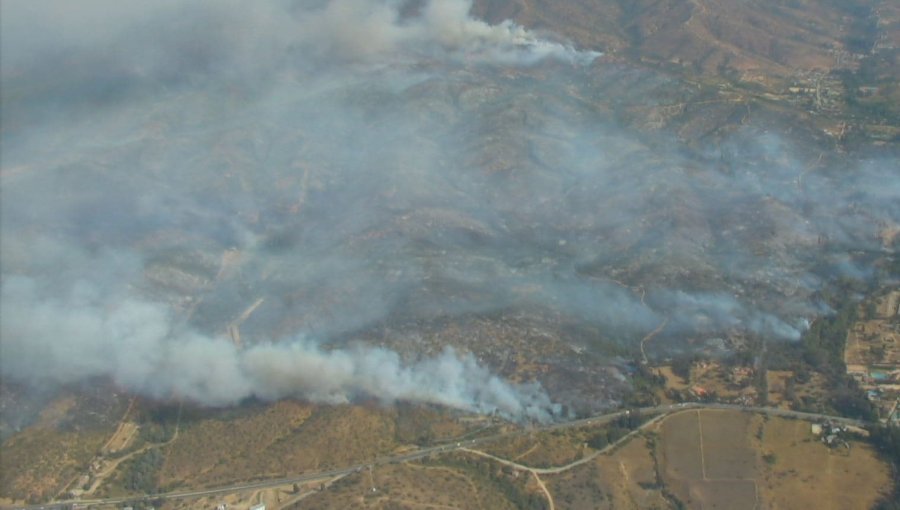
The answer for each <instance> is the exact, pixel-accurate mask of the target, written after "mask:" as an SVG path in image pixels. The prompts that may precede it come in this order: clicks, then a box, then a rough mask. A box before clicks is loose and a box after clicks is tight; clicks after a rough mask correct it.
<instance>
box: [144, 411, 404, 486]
mask: <svg viewBox="0 0 900 510" xmlns="http://www.w3.org/2000/svg"><path fill="white" fill-rule="evenodd" d="M394 437H395V430H394V422H393V419H392V418H391V416H389V414H388V413H387V412H386V411H385V410H383V409H370V408H366V407H362V406H338V407H314V406H310V405H307V404H301V403H298V402H292V401H283V402H279V403H276V404H274V405H272V406H269V407H267V408H266V409H265V411H263V412H260V413H255V414H252V415H248V416H243V417H240V418H237V419H228V420H219V419H207V420H201V421H198V422H195V423H193V424H191V425H189V426H184V427H183V428H182V431H181V433H180V434H179V437H178V439H177V440H176V441H174V442H173V443H172V444H171V445H169V446H168V447H167V448H166V462H165V464H164V465H163V468H162V470H161V475H160V485H161V486H162V487H165V488H172V487H202V486H212V485H223V484H227V483H230V482H235V481H245V480H252V479H256V478H264V477H278V476H285V475H289V474H299V473H303V472H308V471H313V470H322V469H327V468H330V467H338V466H344V465H349V464H354V463H358V462H365V461H367V460H372V459H374V458H375V457H377V456H379V455H384V454H386V453H388V452H390V451H391V450H393V449H394V448H395V447H396V446H397V444H396V442H395V440H394Z"/></svg>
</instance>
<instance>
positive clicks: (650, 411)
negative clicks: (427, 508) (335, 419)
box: [0, 402, 866, 510]
mask: <svg viewBox="0 0 900 510" xmlns="http://www.w3.org/2000/svg"><path fill="white" fill-rule="evenodd" d="M683 409H727V410H735V411H746V412H753V413H761V414H767V415H770V416H780V417H783V418H796V419H801V420H808V421H823V420H830V421H832V422H835V423H840V424H844V425H855V426H860V427H861V426H864V425H866V423H865V422H863V421H860V420H854V419H851V418H843V417H840V416H830V415H827V414H816V413H803V412H799V411H791V410H787V409H776V408H772V407H748V406H739V405H732V404H704V403H695V402H688V403H683V404H669V405H662V406H654V407H644V408H641V409H637V410H636V411H628V410H621V411H615V412H611V413H606V414H602V415H597V416H591V417H589V418H582V419H580V420H573V421H567V422H560V423H553V424H550V425H543V426H538V427H526V428H523V429H521V430H516V431H512V432H505V433H501V434H493V435H490V436H482V437H479V438H475V439H466V440H464V441H457V442H452V443H446V444H441V445H437V446H430V447H427V448H420V449H417V450H413V451H410V452H405V453H400V454H397V455H391V456H388V457H380V458H378V459H375V460H374V461H373V462H366V463H362V464H354V465H352V466H346V467H342V468H337V469H331V470H327V471H317V472H315V473H309V474H305V475H301V476H296V477H291V478H278V479H268V480H260V481H256V482H248V483H242V484H235V485H229V486H227V487H218V488H213V489H203V490H195V491H174V492H166V493H162V494H156V495H153V496H144V497H140V496H138V497H123V498H107V499H93V500H71V501H60V502H54V503H45V504H42V505H27V506H0V509H4V510H5V509H22V510H41V509H43V510H51V509H52V510H59V509H68V508H73V505H77V506H75V507H74V508H92V507H97V506H102V505H116V504H121V503H125V502H128V501H138V500H145V501H149V500H153V499H184V498H194V497H200V496H211V495H214V494H228V493H234V492H242V491H245V490H251V489H266V488H272V487H278V486H282V485H291V484H294V483H302V482H309V481H313V480H320V479H325V478H331V477H333V476H338V475H346V474H350V473H353V472H355V471H361V470H363V469H367V468H368V467H369V466H370V465H373V464H374V465H383V464H391V463H398V462H408V461H411V460H416V459H421V458H424V457H428V456H429V455H434V454H441V453H444V452H450V451H454V450H463V449H471V448H472V447H473V446H477V445H479V444H484V443H489V442H493V441H497V440H499V439H503V438H509V437H514V436H518V435H525V434H530V433H533V432H538V431H547V430H559V429H567V428H574V427H582V426H586V425H603V424H606V423H609V422H611V421H613V420H615V419H616V418H619V417H622V416H626V415H628V413H630V412H639V413H641V414H645V415H654V414H669V413H672V412H675V411H680V410H683Z"/></svg>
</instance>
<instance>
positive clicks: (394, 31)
mask: <svg viewBox="0 0 900 510" xmlns="http://www.w3.org/2000/svg"><path fill="white" fill-rule="evenodd" d="M471 8H472V2H471V0H439V1H437V0H436V1H428V2H426V3H425V4H424V5H423V6H422V8H421V11H420V12H419V13H418V14H417V15H415V16H414V17H411V18H405V19H404V18H402V17H401V14H400V11H399V9H400V5H399V4H398V3H397V2H378V1H372V0H336V1H333V2H329V3H328V4H327V6H326V7H325V8H324V9H322V10H315V9H310V10H303V11H301V15H300V19H301V21H300V26H301V27H302V32H303V33H304V34H305V40H306V41H307V42H314V43H316V44H317V45H318V49H319V51H322V50H324V49H327V50H330V51H329V53H330V56H334V55H338V56H340V57H343V58H346V59H351V60H373V59H377V60H379V61H383V60H384V59H386V58H390V59H392V58H396V57H397V55H404V54H409V53H410V52H412V53H414V54H417V55H418V56H422V55H426V56H432V57H441V58H448V57H449V58H454V59H463V60H466V61H467V62H490V63H502V64H532V63H534V62H537V61H539V60H542V59H544V58H555V59H559V60H563V61H567V62H571V63H579V64H589V63H590V62H592V61H593V60H594V59H595V58H597V57H598V56H600V53H598V52H594V51H578V50H576V49H574V48H573V47H572V46H570V45H566V44H563V43H559V42H554V41H550V40H547V39H545V38H542V37H540V36H539V35H538V34H536V33H534V32H533V31H530V30H528V29H526V28H524V27H522V26H520V25H517V24H516V23H514V22H512V21H510V20H506V21H504V22H502V23H499V24H497V25H490V24H488V23H485V22H484V21H480V20H476V19H473V18H472V17H470V16H469V11H470V10H471Z"/></svg>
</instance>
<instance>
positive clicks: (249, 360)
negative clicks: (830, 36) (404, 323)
mask: <svg viewBox="0 0 900 510" xmlns="http://www.w3.org/2000/svg"><path fill="white" fill-rule="evenodd" d="M38 287H39V285H38V284H37V282H35V281H33V280H31V279H28V278H23V277H11V278H8V279H7V280H6V281H5V282H4V284H3V294H2V300H3V314H4V315H3V321H2V322H0V334H2V338H3V339H4V341H3V356H2V373H3V375H4V377H11V378H12V379H13V380H21V381H28V382H31V383H37V384H42V383H51V384H67V383H72V382H75V381H79V380H83V379H86V378H92V377H108V378H110V379H111V380H112V381H113V382H115V383H116V384H117V385H119V386H121V387H123V388H124V389H127V390H129V391H133V392H137V393H141V394H144V395H150V396H154V397H161V398H168V397H181V398H186V399H189V400H191V401H194V402H198V403H201V404H206V405H215V406H221V405H231V404H236V403H238V402H240V401H241V400H242V399H245V398H248V397H251V396H255V397H258V398H262V399H267V400H277V399H280V398H285V397H299V398H303V399H307V400H309V401H312V402H324V403H329V404H338V403H346V402H350V401H352V400H354V399H357V398H377V399H379V400H381V401H383V402H386V403H390V402H393V401H396V400H406V401H413V402H424V403H432V404H441V405H445V406H448V407H452V408H456V409H463V410H466V411H472V412H478V413H497V414H499V415H501V416H504V417H506V418H509V419H514V420H521V419H525V418H529V419H535V420H540V421H547V420H549V419H551V418H552V417H553V415H554V413H555V412H556V407H555V406H553V405H551V403H550V400H549V399H548V397H547V395H546V393H544V391H543V390H542V389H541V388H540V386H539V385H535V384H532V385H518V386H516V385H512V384H509V383H507V382H505V381H503V380H501V379H499V378H497V377H496V376H494V375H493V374H491V373H490V371H488V370H487V369H485V368H484V367H482V366H480V365H479V364H478V363H477V362H476V361H475V359H474V358H473V357H472V356H471V355H464V356H460V355H458V354H457V353H456V352H454V350H453V349H452V348H447V349H445V350H444V351H443V352H441V353H440V354H439V355H437V356H435V357H431V358H425V359H421V360H418V361H415V362H411V363H404V362H403V361H401V359H400V357H399V356H398V355H397V353H395V352H392V351H390V350H386V349H381V348H374V347H368V346H363V345H360V346H357V347H355V348H349V349H343V350H323V349H321V348H320V347H319V346H318V345H317V344H315V343H313V342H311V341H308V340H305V339H302V338H301V339H293V340H286V341H282V342H280V343H278V344H269V343H262V344H257V345H254V346H251V347H249V348H247V349H239V348H237V347H236V346H235V345H234V344H233V343H232V342H231V340H229V339H226V338H224V337H210V336H206V335H202V334H199V333H197V332H194V331H190V330H183V328H176V327H174V322H173V320H172V317H171V315H170V312H168V311H167V310H166V309H165V308H164V307H162V306H160V305H157V304H154V303H149V302H144V301H138V300H135V299H133V298H124V299H120V300H113V301H111V300H110V299H109V297H108V296H106V297H104V296H101V295H100V294H99V293H98V292H97V290H96V289H93V288H92V287H91V286H90V285H88V284H78V285H75V287H74V288H73V289H72V290H71V292H70V293H69V295H68V296H64V297H63V298H54V297H50V296H46V295H41V291H40V290H39V288H38Z"/></svg>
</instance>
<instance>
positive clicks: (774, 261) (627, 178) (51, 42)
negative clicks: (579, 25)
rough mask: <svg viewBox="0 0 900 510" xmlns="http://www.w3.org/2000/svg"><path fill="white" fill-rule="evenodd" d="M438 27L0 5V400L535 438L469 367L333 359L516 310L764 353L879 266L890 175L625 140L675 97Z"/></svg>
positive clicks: (771, 151) (606, 333)
mask: <svg viewBox="0 0 900 510" xmlns="http://www.w3.org/2000/svg"><path fill="white" fill-rule="evenodd" d="M469 7H470V2H467V1H463V0H432V1H424V2H400V1H391V0H384V1H378V0H335V1H332V2H321V1H313V0H309V1H299V2H277V1H276V2H252V3H251V2H238V1H223V2H219V1H215V2H213V1H200V2H182V1H175V0H172V1H163V2H153V3H147V2H137V1H116V2H110V1H100V0H92V1H88V2H79V3H78V4H77V6H75V5H74V4H72V3H71V2H66V1H61V0H60V1H51V0H42V1H18V2H17V1H8V2H6V1H5V2H3V3H2V4H0V9H2V15H0V38H2V40H0V43H2V44H0V52H2V55H0V56H2V58H0V97H2V103H3V115H2V117H0V121H2V131H0V144H2V150H0V169H2V173H0V179H2V187H0V193H2V200H0V208H2V211H0V212H2V214H0V227H2V228H0V250H2V252H0V255H2V257H0V264H2V275H0V276H2V302H0V306H2V310H0V311H2V321H0V326H2V343H0V349H2V353H0V354H2V369H3V375H4V376H10V377H14V378H16V379H18V380H23V381H26V382H31V383H34V384H65V383H68V382H72V381H75V380H80V379H83V378H87V377H94V376H108V377H110V378H112V379H113V380H115V381H116V382H117V383H118V384H120V385H122V386H123V387H126V388H129V389H131V390H133V391H139V392H142V393H145V394H149V395H154V396H161V397H163V396H165V397H168V396H173V395H175V396H181V397H184V398H191V399H195V400H198V401H200V402H205V403H209V404H215V405H222V404H228V403H232V402H237V401H239V400H241V399H242V398H246V397H248V396H251V395H255V396H258V397H260V398H268V399H273V398H280V397H282V396H299V397H302V398H308V399H311V400H315V401H324V402H337V401H344V400H348V399H349V400H352V399H354V398H359V397H366V396H369V397H374V398H377V399H382V400H385V401H391V400H396V399H408V400H415V401H422V402H434V403H441V404H445V405H450V406H454V407H457V408H461V409H467V410H473V411H479V412H490V411H493V410H496V411H497V412H499V413H502V414H503V415H505V416H508V417H512V418H522V417H525V416H531V417H537V418H540V417H546V416H549V415H551V414H553V406H551V405H550V400H549V399H548V398H547V396H546V395H545V394H544V392H543V391H542V390H541V389H540V387H539V386H537V385H536V384H531V385H524V386H519V385H514V384H511V383H507V382H504V381H502V380H500V379H498V378H496V377H495V376H493V375H491V373H490V372H489V371H488V370H487V367H485V366H483V365H482V364H479V363H476V361H475V360H473V358H472V357H471V355H469V354H464V353H457V352H453V351H452V350H447V351H444V352H443V353H441V354H438V355H436V356H435V355H432V356H421V355H420V354H419V353H418V351H417V349H416V347H417V346H416V345H411V346H409V352H406V351H399V350H398V351H399V352H392V351H390V350H386V349H381V348H375V347H371V346H370V347H366V346H362V345H355V344H353V342H352V338H353V337H354V335H356V334H357V333H359V332H361V331H363V332H364V331H366V328H368V327H371V326H372V325H375V324H379V323H385V322H390V321H392V320H398V321H400V320H402V321H429V320H432V319H436V318H442V317H459V316H460V315H463V314H467V313H488V312H503V311H508V310H514V311H521V310H535V309H537V310H550V311H551V312H553V313H557V314H559V315H561V316H564V317H566V318H568V319H572V320H575V321H579V322H581V323H584V324H589V325H591V326H594V327H595V329H596V330H597V331H601V332H602V334H601V336H602V337H601V338H599V339H598V340H597V341H598V342H619V343H631V342H636V341H639V340H640V339H641V338H642V337H643V336H644V335H646V334H647V333H648V332H650V331H652V330H653V329H654V328H656V327H657V326H659V324H661V323H662V322H663V321H665V320H668V322H667V326H666V329H665V334H667V335H670V337H671V339H673V341H674V340H675V339H679V338H681V339H693V338H699V339H703V338H709V337H714V336H719V335H721V334H722V332H726V331H735V330H737V331H747V332H753V333H755V334H759V335H763V336H766V337H771V338H775V339H782V340H793V339H796V338H798V336H799V335H800V334H801V333H802V331H803V329H804V328H805V325H806V324H807V323H808V321H809V320H810V319H811V318H813V317H815V316H817V315H819V314H821V313H823V312H824V311H826V310H827V307H826V304H825V303H823V302H821V300H820V299H819V298H818V297H817V292H819V291H821V290H822V289H823V288H825V287H826V286H827V284H828V282H829V281H830V280H832V279H834V278H838V277H842V276H843V277H848V278H869V277H870V276H871V275H872V274H873V273H874V271H875V268H873V267H872V266H871V264H870V262H871V260H872V258H873V257H874V256H876V255H879V254H881V255H884V254H893V253H894V252H895V249H896V246H897V239H898V238H897V237H896V235H894V234H892V232H896V231H897V227H898V225H900V180H898V179H896V173H897V168H898V161H897V158H896V156H894V155H891V154H888V155H884V156H878V157H875V156H868V157H861V156H856V155H852V156H851V155H832V156H829V157H825V158H822V157H820V152H819V151H818V150H815V151H812V150H811V149H806V148H804V144H806V143H807V142H808V140H806V139H800V140H798V141H795V140H794V139H792V138H791V136H789V135H788V134H786V130H779V129H778V126H775V127H773V126H771V125H769V124H768V123H766V122H764V121H765V119H760V120H756V119H751V120H750V121H748V122H747V123H746V125H745V126H743V127H742V128H740V129H738V130H736V131H735V132H733V133H731V134H730V135H728V136H727V137H725V138H724V139H721V140H715V142H716V143H709V144H693V145H691V146H688V144H685V143H682V141H681V140H679V139H678V137H677V136H675V135H674V134H671V133H667V132H665V131H664V130H662V131H659V132H653V133H648V132H646V131H638V130H636V129H634V128H632V127H629V126H626V125H623V122H622V118H621V117H622V116H623V115H624V114H623V113H621V112H626V113H627V112H629V111H632V110H634V111H641V112H642V111H645V110H643V108H647V107H652V106H654V105H656V104H658V103H660V102H663V101H665V100H667V98H670V97H672V96H673V95H677V94H675V93H672V90H675V91H676V92H678V91H679V89H678V87H679V86H680V85H679V84H677V83H674V82H673V81H672V80H670V79H669V78H665V77H662V76H660V75H657V74H655V73H653V72H651V71H648V70H641V69H635V68H629V67H627V66H623V65H621V64H604V63H601V62H598V61H596V60H595V58H596V57H597V56H598V53H597V52H595V51H591V50H580V49H575V48H573V47H572V46H571V45H569V44H567V43H566V42H565V41H564V40H562V39H559V38H557V36H554V35H552V34H543V33H538V32H535V31H532V30H529V29H526V28H523V27H521V26H518V25H516V24H515V23H512V22H504V23H501V24H498V25H489V24H487V23H485V22H483V21H479V20H475V19H472V18H471V17H470V16H469V15H468V10H469ZM49 13H53V15H50V14H49ZM685 94H687V92H685ZM698 145H700V146H698ZM811 152H814V153H811ZM259 299H264V301H262V302H261V303H262V304H261V305H260V306H259V307H258V308H254V311H253V313H252V314H250V315H248V316H247V317H246V319H245V320H243V322H242V323H241V326H240V329H241V335H242V337H243V338H244V344H245V347H244V348H242V349H240V348H237V347H235V346H234V344H232V343H231V341H230V340H228V339H226V338H225V334H226V333H225V331H226V328H227V326H228V324H230V323H232V322H233V321H236V320H237V318H239V317H241V316H242V314H243V313H244V312H245V310H247V309H248V308H249V307H250V306H251V304H253V303H255V302H257V301H258V300H259ZM348 338H350V339H351V340H347V339H348ZM657 344H662V342H657Z"/></svg>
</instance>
